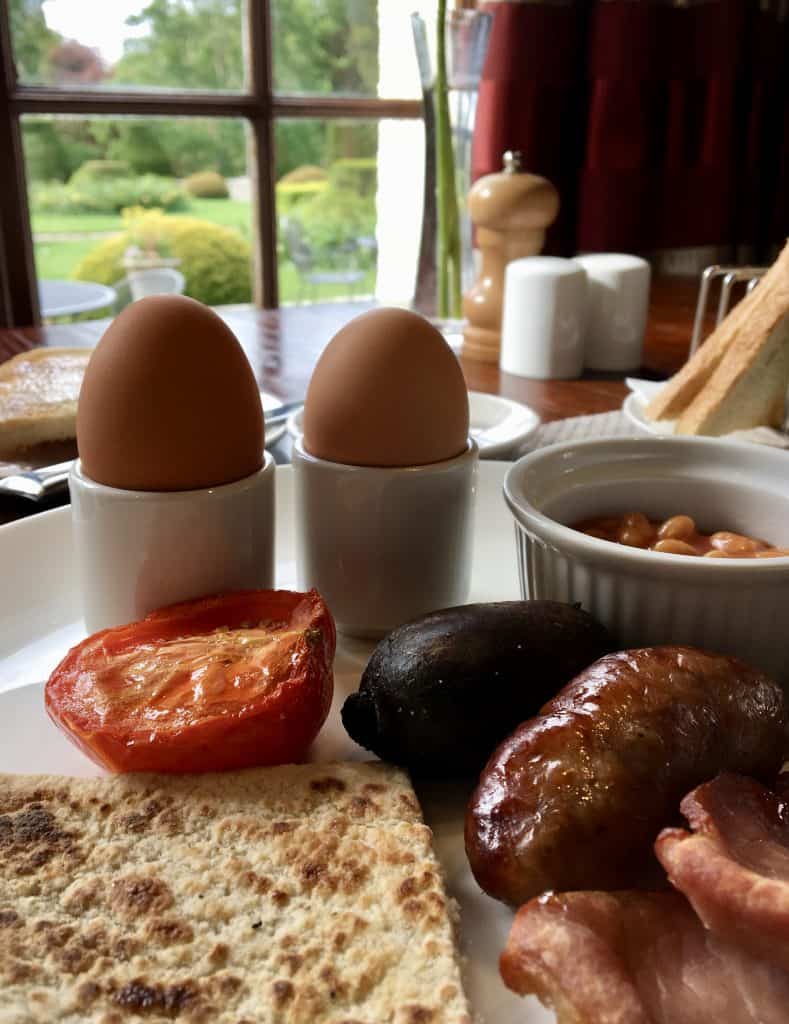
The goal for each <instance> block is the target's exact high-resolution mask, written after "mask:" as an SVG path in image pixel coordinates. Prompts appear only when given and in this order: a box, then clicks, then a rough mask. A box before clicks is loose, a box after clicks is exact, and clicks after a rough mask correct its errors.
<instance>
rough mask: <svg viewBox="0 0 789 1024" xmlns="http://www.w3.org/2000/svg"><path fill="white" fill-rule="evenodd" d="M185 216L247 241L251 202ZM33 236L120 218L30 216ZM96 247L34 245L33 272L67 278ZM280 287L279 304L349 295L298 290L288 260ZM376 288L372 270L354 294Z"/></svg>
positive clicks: (107, 224)
mask: <svg viewBox="0 0 789 1024" xmlns="http://www.w3.org/2000/svg"><path fill="white" fill-rule="evenodd" d="M184 212H185V213H188V214H190V215H191V216H194V217H199V218H200V219H201V220H208V221H211V222H212V223H214V224H223V225H225V226H226V227H232V228H235V229H236V230H238V231H240V232H241V234H242V235H243V236H244V237H245V238H249V237H250V234H251V230H250V217H251V208H250V203H248V202H243V201H241V200H236V199H193V200H192V201H191V205H190V208H189V210H188V211H184ZM32 220H33V234H34V235H40V234H49V233H53V234H54V233H63V234H80V233H82V232H99V231H108V232H110V231H120V230H121V227H122V222H121V218H120V215H118V216H110V215H108V214H91V213H84V214H52V213H38V212H36V211H35V210H34V211H33V213H32ZM98 244H99V240H98V239H95V238H86V239H84V240H79V241H62V242H60V241H58V242H36V244H35V256H36V271H37V273H38V276H39V277H41V278H68V277H70V276H71V272H72V270H73V269H74V267H75V266H76V265H77V263H79V261H80V260H81V259H82V257H83V256H85V255H86V254H87V253H88V252H90V250H91V249H93V248H94V247H95V246H96V245H98ZM279 288H280V301H281V302H321V301H326V300H329V299H333V298H338V297H340V296H346V295H347V294H348V287H347V285H320V286H319V287H317V288H311V287H309V286H305V287H301V285H300V281H299V274H298V271H297V270H296V268H295V267H294V266H293V264H292V263H290V262H289V261H282V262H281V263H280V266H279ZM374 289H375V271H374V270H370V271H368V273H367V276H366V278H365V280H364V281H363V282H361V283H360V284H359V285H357V287H356V291H355V293H354V294H355V295H356V296H357V297H362V296H364V295H371V294H372V293H373V291H374Z"/></svg>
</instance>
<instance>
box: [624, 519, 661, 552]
mask: <svg viewBox="0 0 789 1024" xmlns="http://www.w3.org/2000/svg"><path fill="white" fill-rule="evenodd" d="M654 536H655V527H654V526H653V524H652V523H650V521H649V520H648V519H647V517H646V516H645V515H643V514H642V513H641V512H628V514H627V515H626V516H623V517H622V525H621V526H620V528H619V536H618V537H617V540H618V541H619V543H620V544H627V546H628V547H631V548H648V547H649V545H650V544H651V543H652V540H653V539H654Z"/></svg>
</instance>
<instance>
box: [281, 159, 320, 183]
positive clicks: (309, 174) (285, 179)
mask: <svg viewBox="0 0 789 1024" xmlns="http://www.w3.org/2000/svg"><path fill="white" fill-rule="evenodd" d="M328 178H329V175H328V174H327V173H326V171H325V170H324V169H323V168H322V167H318V166H317V165H316V164H302V165H301V167H294V168H293V170H292V171H288V173H287V174H283V175H282V177H281V178H280V179H279V181H278V182H277V184H278V185H303V184H304V183H305V182H308V181H328Z"/></svg>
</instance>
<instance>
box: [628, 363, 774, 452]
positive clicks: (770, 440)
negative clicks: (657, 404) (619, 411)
mask: <svg viewBox="0 0 789 1024" xmlns="http://www.w3.org/2000/svg"><path fill="white" fill-rule="evenodd" d="M664 383H665V382H664V381H659V380H642V379H641V378H639V377H627V378H626V379H625V384H626V385H627V387H628V388H629V389H630V391H632V393H633V394H634V395H635V397H636V403H635V406H636V407H635V409H633V410H632V412H633V414H634V416H635V417H636V418H637V419H638V422H639V425H640V426H641V427H643V428H644V429H645V430H648V431H649V432H650V433H651V434H657V435H659V436H665V435H667V434H673V433H674V427H675V424H676V420H650V419H647V417H646V415H645V413H644V409H645V408H646V406H647V405H648V404H649V402H651V400H652V399H653V398H654V397H655V395H656V394H657V393H658V391H660V389H661V388H662V387H663V384H664ZM722 436H723V437H724V438H726V440H727V441H748V442H749V443H751V444H766V445H770V446H771V447H773V448H789V434H787V433H785V432H784V431H782V430H775V429H774V428H773V427H751V428H750V430H733V431H732V432H731V433H730V434H723V435H722Z"/></svg>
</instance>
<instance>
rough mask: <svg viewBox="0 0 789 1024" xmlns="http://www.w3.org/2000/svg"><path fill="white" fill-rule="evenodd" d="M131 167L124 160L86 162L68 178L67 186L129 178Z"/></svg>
mask: <svg viewBox="0 0 789 1024" xmlns="http://www.w3.org/2000/svg"><path fill="white" fill-rule="evenodd" d="M131 176H132V170H131V167H129V165H128V164H127V163H126V161H125V160H86V161H85V163H84V164H82V165H81V166H80V167H78V168H77V170H76V171H74V173H73V174H72V175H71V177H70V178H69V185H85V184H87V183H88V182H94V181H106V180H107V179H108V178H130V177H131Z"/></svg>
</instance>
